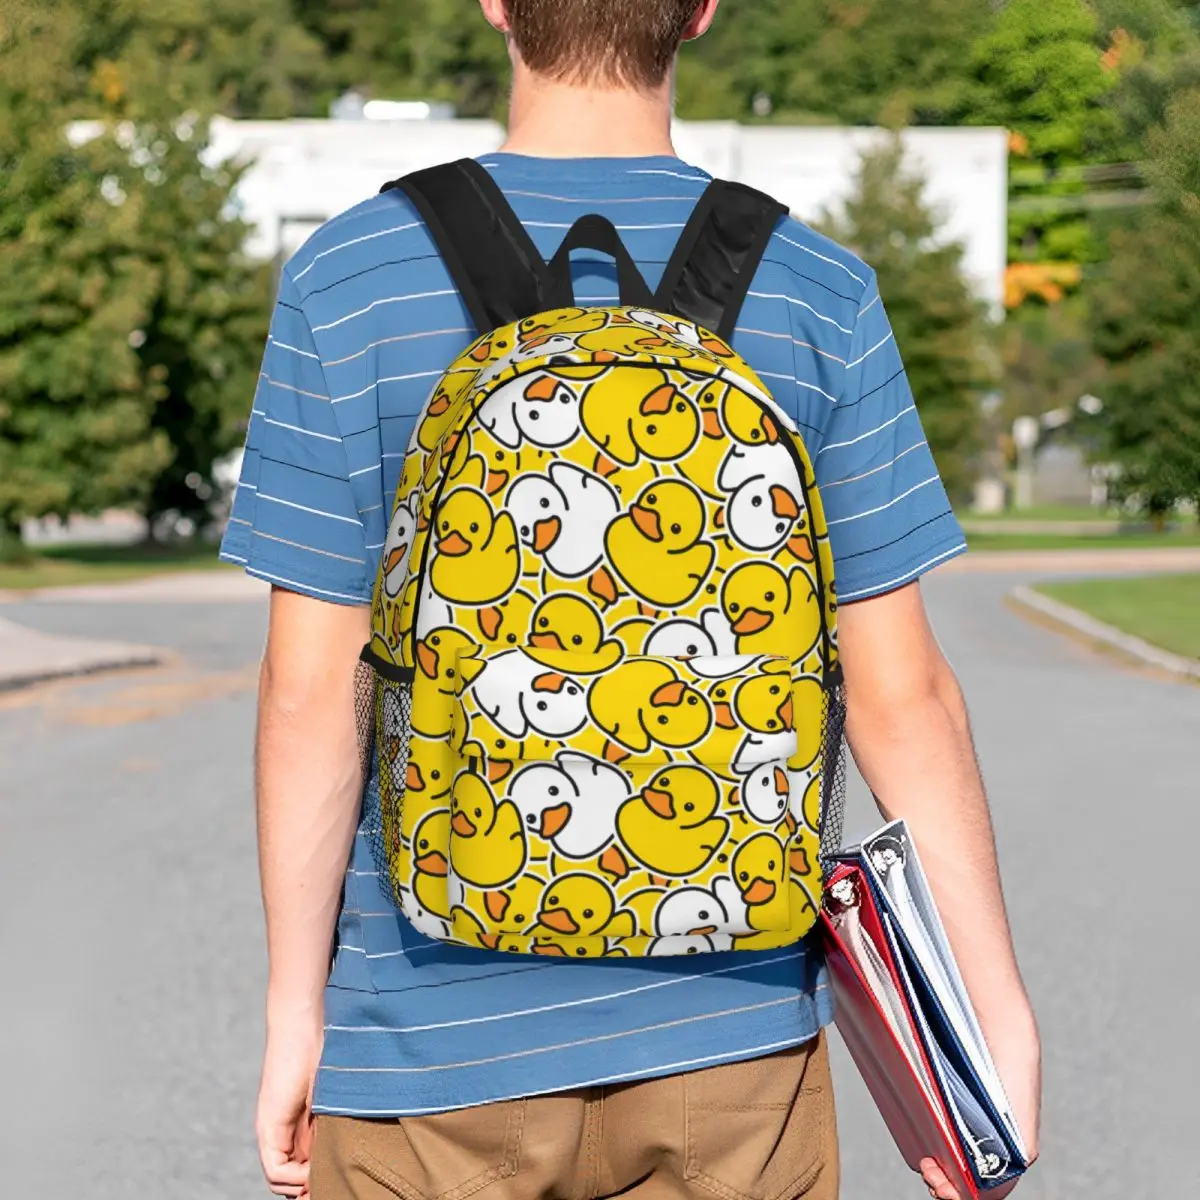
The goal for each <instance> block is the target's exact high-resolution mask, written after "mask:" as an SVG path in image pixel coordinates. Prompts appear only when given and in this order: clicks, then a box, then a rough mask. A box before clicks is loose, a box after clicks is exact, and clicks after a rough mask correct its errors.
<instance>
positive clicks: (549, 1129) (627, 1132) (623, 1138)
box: [311, 1037, 838, 1200]
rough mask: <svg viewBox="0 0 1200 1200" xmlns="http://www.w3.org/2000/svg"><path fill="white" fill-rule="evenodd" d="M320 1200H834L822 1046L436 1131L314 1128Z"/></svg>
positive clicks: (425, 1125)
mask: <svg viewBox="0 0 1200 1200" xmlns="http://www.w3.org/2000/svg"><path fill="white" fill-rule="evenodd" d="M311 1189H312V1200H388V1198H389V1197H396V1196H399V1197H402V1198H403V1200H466V1197H468V1196H471V1197H476V1198H477V1200H600V1198H602V1197H613V1196H616V1195H618V1194H620V1195H621V1196H622V1198H623V1200H624V1198H628V1200H690V1198H693V1197H696V1198H700V1197H703V1198H704V1200H714V1198H719V1200H792V1198H794V1197H800V1196H803V1197H804V1198H805V1200H836V1197H837V1194H838V1155H837V1130H836V1125H835V1122H834V1111H833V1090H832V1085H831V1080H830V1075H829V1054H828V1048H827V1046H826V1044H825V1039H824V1037H819V1038H817V1039H815V1040H814V1041H812V1042H809V1043H808V1044H807V1045H804V1046H800V1047H797V1048H796V1049H794V1050H788V1051H784V1052H783V1053H781V1054H774V1055H771V1056H770V1057H767V1058H759V1059H754V1060H752V1061H750V1062H741V1063H732V1064H730V1065H728V1066H720V1067H711V1068H709V1069H707V1070H703V1071H695V1072H691V1073H689V1074H685V1075H674V1076H671V1077H669V1078H666V1079H653V1080H648V1081H646V1082H644V1083H632V1084H621V1085H613V1086H608V1087H597V1088H587V1089H584V1090H582V1091H576V1092H563V1093H560V1094H558V1095H553V1096H543V1097H534V1098H533V1099H529V1100H510V1101H505V1102H502V1103H499V1104H489V1105H485V1106H483V1107H480V1108H471V1109H463V1110H460V1111H457V1112H450V1113H441V1114H438V1115H435V1116H427V1117H403V1118H400V1119H399V1120H387V1121H368V1120H359V1119H356V1118H349V1117H318V1118H317V1127H316V1141H315V1145H314V1148H313V1160H312V1179H311Z"/></svg>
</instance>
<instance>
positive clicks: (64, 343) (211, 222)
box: [0, 5, 268, 531]
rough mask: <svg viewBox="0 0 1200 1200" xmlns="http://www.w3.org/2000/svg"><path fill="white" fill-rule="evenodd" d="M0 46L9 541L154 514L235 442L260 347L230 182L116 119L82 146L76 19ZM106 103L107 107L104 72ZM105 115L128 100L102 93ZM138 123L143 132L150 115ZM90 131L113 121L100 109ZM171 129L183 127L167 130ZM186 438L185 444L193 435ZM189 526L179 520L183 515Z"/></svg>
mask: <svg viewBox="0 0 1200 1200" xmlns="http://www.w3.org/2000/svg"><path fill="white" fill-rule="evenodd" d="M22 17H23V19H22V20H21V22H20V23H19V24H16V23H14V24H10V25H8V26H5V27H4V28H3V30H2V31H0V263H2V264H3V270H0V526H3V527H5V528H7V529H8V530H10V531H11V530H12V529H14V528H16V527H17V526H18V524H19V521H20V519H21V518H22V517H26V516H40V515H44V514H47V513H58V514H61V515H66V514H68V513H70V512H94V511H97V510H100V509H103V508H106V507H109V506H112V505H126V506H133V507H138V508H141V509H142V510H143V511H151V512H153V511H156V506H157V505H159V504H161V503H162V501H163V499H164V498H165V497H171V496H174V495H176V494H177V489H176V488H175V486H174V483H173V479H174V477H175V476H177V475H178V474H179V473H180V472H182V473H183V474H187V473H188V472H189V471H192V470H195V471H197V472H198V474H199V475H200V481H199V482H200V483H201V484H203V482H204V480H205V478H206V476H207V474H208V472H209V471H210V469H211V462H212V454H213V452H214V450H216V451H219V450H223V449H226V448H228V446H229V445H230V444H232V442H233V440H234V438H235V436H236V426H235V423H236V420H237V419H238V417H239V416H241V415H242V409H243V408H244V402H245V396H246V395H248V394H249V393H250V391H251V390H252V387H253V378H254V368H253V364H254V361H255V358H256V356H257V354H258V353H259V350H260V348H261V340H262V336H263V333H264V331H265V313H266V308H267V300H268V296H267V292H266V290H265V283H266V280H265V277H264V275H263V273H262V270H261V268H258V267H254V266H251V265H249V264H247V263H245V262H244V261H243V260H242V257H241V252H240V244H241V242H242V240H243V238H244V235H245V230H244V227H243V226H241V225H240V223H238V222H236V221H232V220H230V219H229V217H228V215H227V214H226V213H225V211H224V209H225V207H226V205H227V203H228V197H229V189H230V186H231V185H232V182H233V179H232V177H230V176H228V175H226V174H224V173H222V172H220V171H212V170H209V169H207V168H205V167H204V166H203V165H202V164H201V162H200V160H199V157H198V153H199V151H200V149H201V146H202V141H203V139H202V128H201V127H200V126H199V125H196V124H192V125H188V124H186V123H183V124H175V123H174V122H168V121H166V120H164V119H160V120H158V121H155V120H152V119H151V118H150V117H149V116H148V115H145V116H143V118H142V119H140V120H138V121H136V122H134V121H128V120H125V121H118V120H115V119H113V116H112V114H111V113H110V114H108V115H107V117H106V119H103V120H97V121H96V122H95V123H94V124H93V125H92V126H90V127H89V128H88V129H87V130H86V131H82V132H81V131H80V130H79V127H78V126H76V127H74V133H73V136H72V137H71V138H68V136H67V130H68V124H69V119H70V118H71V117H72V116H76V115H78V114H79V113H80V112H81V111H89V109H85V107H84V106H85V104H88V103H89V96H88V91H89V85H90V84H92V83H93V82H96V81H97V76H93V77H92V78H91V79H89V78H87V77H86V76H84V75H83V73H82V72H81V70H80V68H79V67H78V65H77V64H78V63H79V62H80V61H81V58H82V55H81V48H82V47H83V46H84V45H85V44H86V43H87V40H88V38H89V37H90V36H92V34H93V31H92V30H91V29H90V28H89V26H88V24H87V21H86V20H85V19H83V18H82V17H81V16H80V13H79V12H78V11H77V10H72V9H70V8H68V7H67V6H65V5H63V6H46V7H41V8H39V10H37V12H36V13H34V11H33V10H26V12H25V13H24V14H22ZM97 72H98V76H99V84H100V90H103V87H104V86H109V87H110V89H111V88H113V87H114V85H113V84H112V80H113V75H112V74H111V69H110V68H108V67H98V68H97ZM110 98H111V99H112V100H114V101H115V102H116V103H118V104H120V103H122V102H123V99H124V98H123V96H120V95H117V94H115V89H114V90H113V91H111V92H110ZM139 107H140V108H141V110H142V112H143V113H144V114H148V112H149V107H150V105H149V98H148V97H147V96H142V97H141V98H140V100H139ZM90 111H91V112H92V113H93V114H96V115H100V114H103V112H104V101H103V99H100V100H94V101H91V102H90ZM176 120H177V118H176ZM185 431H186V432H185ZM178 506H179V507H181V508H189V507H190V508H193V509H194V508H195V507H196V497H195V495H194V493H193V494H192V496H191V500H190V503H188V504H180V505H178Z"/></svg>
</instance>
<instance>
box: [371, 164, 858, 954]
mask: <svg viewBox="0 0 1200 1200" xmlns="http://www.w3.org/2000/svg"><path fill="white" fill-rule="evenodd" d="M388 187H389V188H398V189H400V190H401V191H403V192H404V193H405V194H406V195H407V197H408V198H409V199H410V200H411V201H412V203H413V204H414V205H415V207H416V209H417V211H418V213H419V214H420V216H421V217H422V219H423V220H424V222H425V223H426V225H427V227H428V229H429V231H430V234H431V236H432V237H433V239H434V240H435V242H436V244H437V247H438V250H439V253H440V254H441V256H442V258H443V260H444V262H445V265H446V266H447V268H448V269H449V271H450V273H451V275H452V276H453V278H454V281H455V283H456V286H457V287H458V289H459V291H460V293H461V295H462V297H463V300H464V303H465V304H466V306H467V308H468V310H469V312H470V315H471V317H472V319H473V321H474V323H475V325H476V326H477V328H478V330H479V334H480V336H479V337H478V339H477V340H476V341H475V342H474V343H473V344H472V345H471V346H470V347H469V348H468V349H467V350H466V351H464V352H463V353H462V354H461V355H460V356H459V357H458V358H457V359H456V360H455V361H454V362H453V363H451V365H450V366H449V368H448V369H447V371H446V373H445V375H444V376H443V377H442V378H441V380H440V381H439V382H438V384H437V386H436V387H435V388H434V390H433V394H432V395H431V397H430V398H429V400H428V402H427V403H426V405H425V407H424V409H423V410H422V413H421V415H420V417H419V419H418V422H417V425H416V427H415V429H414V432H413V435H412V440H411V443H410V447H409V450H408V453H407V455H406V457H405V459H404V463H403V468H402V471H401V476H400V482H399V486H398V489H397V492H396V498H395V505H394V508H393V510H392V514H391V520H390V524H389V528H388V534H387V541H386V544H385V546H384V548H383V553H382V558H381V563H380V567H379V574H378V580H377V584H376V588H375V593H374V603H373V613H372V637H371V640H370V642H369V643H368V645H367V646H366V647H365V648H364V650H363V653H362V656H361V661H362V664H363V665H362V666H361V667H360V671H362V672H364V673H365V676H366V684H367V686H366V687H365V689H364V690H363V691H362V693H361V695H362V696H363V697H364V699H365V703H364V704H362V705H361V707H362V709H363V714H362V715H364V716H365V721H364V723H363V724H364V733H365V734H366V737H367V738H368V739H371V740H373V748H372V747H371V745H370V741H368V742H367V743H366V745H367V753H368V755H369V756H370V757H369V759H368V762H374V763H375V764H377V766H376V770H377V777H378V791H377V793H376V790H375V789H374V788H373V787H369V788H368V789H367V793H366V802H365V803H366V807H365V818H364V826H365V828H366V829H367V831H368V832H369V834H370V836H371V841H372V845H373V848H374V850H375V857H376V861H377V863H378V866H379V873H380V877H381V882H383V883H384V884H385V890H389V889H390V892H391V895H392V897H393V898H394V900H395V902H396V904H397V905H398V906H399V908H400V910H401V911H402V912H403V913H404V915H405V916H406V917H407V918H408V919H409V921H410V922H411V923H412V924H413V925H414V926H415V927H416V928H417V929H418V930H419V931H420V932H421V933H423V934H425V935H427V936H429V937H432V938H436V939H440V940H442V941H447V942H452V943H457V944H460V945H463V946H471V947H477V948H480V949H486V950H492V951H506V952H511V953H518V954H536V955H548V956H557V957H565V958H600V957H624V956H645V955H651V956H657V955H680V954H698V953H706V952H712V951H722V950H731V949H732V950H759V949H767V948H772V947H779V946H784V945H787V944H790V943H792V942H795V941H797V940H798V939H800V938H801V937H803V936H804V935H805V934H806V933H807V932H808V931H809V929H810V928H811V926H812V924H813V922H814V920H815V918H816V915H817V911H818V908H819V903H820V896H821V879H822V860H823V858H825V857H826V856H827V854H828V853H829V852H831V851H832V850H836V848H837V844H838V842H839V840H840V832H841V831H840V826H841V810H842V804H843V800H842V790H843V765H842V762H843V755H842V741H843V739H842V729H843V724H844V715H845V707H844V703H843V699H842V688H841V673H840V669H839V666H838V661H837V640H836V609H837V606H836V600H835V591H834V583H833V560H832V556H831V554H830V550H829V544H828V537H827V531H826V526H825V520H824V517H823V515H822V509H821V500H820V496H819V495H818V493H817V488H816V484H815V480H814V475H813V469H812V463H811V461H810V458H809V455H808V452H807V450H806V449H805V445H804V441H803V438H802V437H801V436H800V433H799V431H798V430H797V428H796V426H795V424H794V422H793V421H792V420H791V419H790V418H788V417H787V416H786V415H785V414H784V412H783V411H782V410H781V409H780V408H779V407H778V406H777V405H776V404H775V402H774V401H773V400H772V398H771V394H770V392H769V391H768V389H767V388H766V387H765V386H764V384H763V383H762V381H761V380H760V379H759V378H758V377H757V376H756V375H755V374H754V372H753V371H752V370H751V368H750V367H749V366H748V365H747V364H746V363H745V362H744V361H743V360H742V359H741V358H740V357H739V356H738V355H737V354H736V353H734V351H733V350H732V349H731V348H730V346H729V340H730V338H731V336H732V332H733V328H734V324H735V321H736V319H737V315H738V311H739V310H740V307H741V304H742V301H743V299H744V297H745V295H746V292H747V290H748V288H749V286H750V281H751V279H752V278H753V276H754V273H755V270H756V268H757V266H758V263H759V261H760V259H761V257H762V254H763V252H764V250H765V248H766V245H767V242H768V240H769V239H770V237H771V234H772V232H773V230H774V228H775V226H776V224H777V222H778V220H779V219H780V217H781V216H783V215H784V214H785V212H786V210H785V209H784V208H783V207H782V206H781V205H779V204H777V203H776V202H775V201H773V200H771V199H770V198H769V197H767V196H764V195H762V194H761V193H759V192H756V191H753V190H752V189H749V188H747V187H744V186H742V185H738V184H732V183H726V182H721V181H716V182H714V183H712V184H711V186H710V187H709V188H708V189H707V191H706V192H705V194H704V196H703V197H702V199H701V200H700V201H699V203H698V205H697V207H696V209H695V211H694V213H693V215H692V217H691V219H690V221H689V222H688V224H687V227H686V229H685V230H684V233H683V235H682V237H681V239H680V241H679V244H678V246H677V248H676V250H675V252H674V253H673V256H672V258H671V261H670V263H669V264H668V266H667V268H666V271H665V274H664V278H663V281H662V284H661V286H660V288H659V290H658V292H657V293H656V294H653V295H652V294H651V293H650V291H649V289H648V287H647V285H646V284H645V282H644V280H643V279H642V277H641V275H640V274H639V272H638V270H637V267H636V265H635V264H634V262H633V260H632V258H631V257H630V255H629V253H628V251H627V250H626V248H625V247H624V246H623V245H622V243H621V239H620V237H619V235H618V233H617V230H616V229H615V227H614V226H613V225H612V224H611V223H610V222H609V221H607V220H605V219H604V218H602V217H600V216H596V215H591V216H585V217H583V218H582V219H581V220H579V221H578V222H577V223H576V224H575V225H574V226H573V227H572V229H571V230H570V231H569V232H568V233H567V235H566V237H565V239H564V241H563V244H562V247H561V249H560V250H559V251H558V252H557V254H556V255H555V256H554V258H553V259H552V260H551V261H550V262H549V263H547V262H546V261H545V260H544V259H543V258H542V257H541V255H540V254H539V253H538V251H537V249H536V248H535V247H534V245H533V243H532V241H531V239H530V238H529V236H528V234H527V233H526V231H525V229H524V227H523V226H522V225H521V223H520V221H519V220H518V219H517V218H516V216H515V214H514V213H513V212H512V210H511V208H510V207H509V205H508V203H507V201H506V200H505V198H504V196H503V194H502V193H501V192H500V190H499V189H498V187H497V186H496V185H495V183H494V182H493V180H492V179H491V177H490V175H489V174H488V173H487V171H486V170H484V169H483V168H482V167H480V166H479V165H478V164H476V163H474V162H472V161H469V160H465V161H462V162H458V163H453V164H449V165H447V166H443V167H437V168H434V169H432V170H428V171H422V172H418V173H416V174H413V175H410V176H407V177H406V178H404V179H402V180H399V181H397V182H395V183H393V184H389V185H388ZM385 190H387V189H386V188H385ZM578 247H589V248H592V249H595V250H599V251H602V252H603V253H605V254H607V255H610V256H611V257H612V258H613V259H615V261H616V266H617V276H618V281H619V285H620V303H619V305H617V306H615V307H611V308H590V307H585V306H583V305H580V304H577V303H576V302H575V299H574V296H573V295H572V285H571V275H570V253H571V251H572V250H573V249H575V248H578Z"/></svg>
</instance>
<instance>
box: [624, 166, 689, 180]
mask: <svg viewBox="0 0 1200 1200" xmlns="http://www.w3.org/2000/svg"><path fill="white" fill-rule="evenodd" d="M626 174H628V175H669V176H670V177H671V178H672V179H686V180H688V181H689V182H690V183H707V182H708V177H707V176H705V175H684V174H683V173H682V172H680V171H663V170H658V169H651V168H649V167H639V168H638V169H636V170H632V171H627V172H626Z"/></svg>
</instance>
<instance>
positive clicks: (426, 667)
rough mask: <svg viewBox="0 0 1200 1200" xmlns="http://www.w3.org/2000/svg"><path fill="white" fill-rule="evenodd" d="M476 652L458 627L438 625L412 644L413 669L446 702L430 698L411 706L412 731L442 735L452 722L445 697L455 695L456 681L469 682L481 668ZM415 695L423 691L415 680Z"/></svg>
mask: <svg viewBox="0 0 1200 1200" xmlns="http://www.w3.org/2000/svg"><path fill="white" fill-rule="evenodd" d="M479 651H480V646H479V644H478V643H477V642H475V641H472V639H471V638H470V637H468V636H467V635H466V634H465V633H463V632H462V631H461V630H459V629H451V628H449V627H439V628H437V629H433V630H431V631H430V633H429V635H428V636H427V637H424V638H422V639H421V640H420V641H419V642H417V645H416V659H417V661H416V668H417V671H418V672H419V673H420V675H421V676H423V677H424V679H426V680H428V681H429V683H430V684H431V685H432V686H433V687H434V688H435V689H436V691H437V692H438V693H440V694H441V696H443V697H445V698H446V699H447V702H446V703H442V702H441V701H436V702H435V701H434V700H433V699H432V698H429V699H428V700H426V702H424V703H421V704H414V705H413V714H412V726H413V730H414V731H415V732H416V733H419V734H420V735H421V736H423V737H427V738H444V737H445V736H446V735H447V734H448V733H449V732H450V729H451V727H452V725H453V705H452V704H450V703H449V702H448V701H449V698H450V697H452V696H454V695H456V694H457V691H458V685H459V681H460V680H461V681H463V682H466V683H469V682H470V681H471V680H472V679H474V678H475V677H476V676H478V675H479V674H480V672H481V671H482V670H483V667H484V663H483V661H482V660H481V659H479V658H476V657H473V655H477V654H478V653H479ZM416 686H417V688H419V689H420V691H419V692H418V695H420V694H422V693H424V691H425V685H424V684H423V683H422V682H421V680H420V679H418V681H417V685H416Z"/></svg>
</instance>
